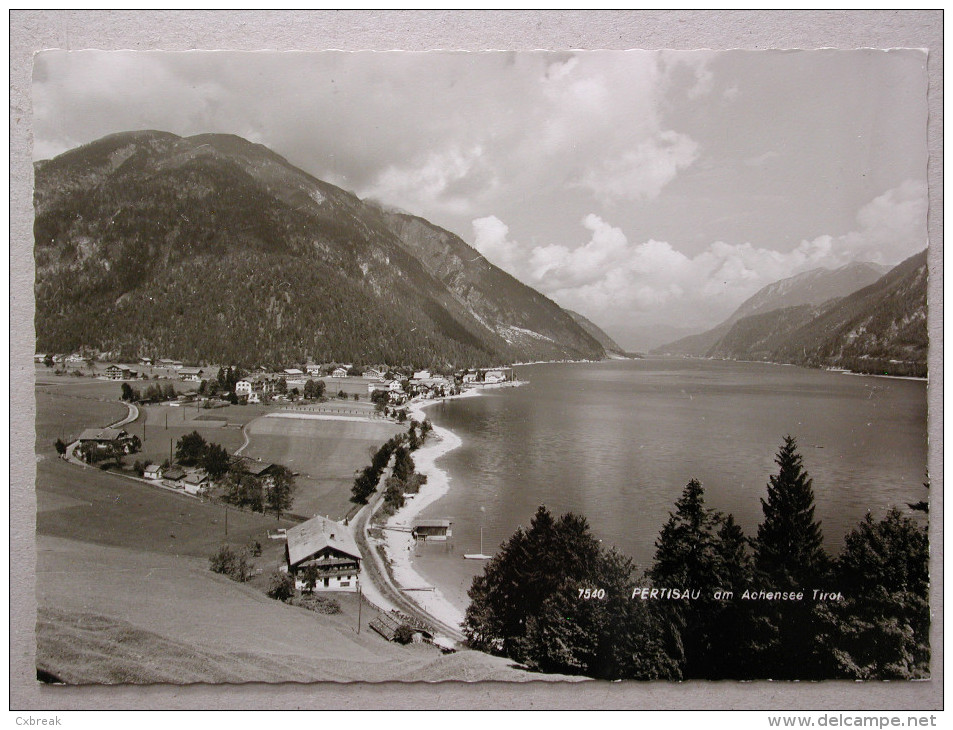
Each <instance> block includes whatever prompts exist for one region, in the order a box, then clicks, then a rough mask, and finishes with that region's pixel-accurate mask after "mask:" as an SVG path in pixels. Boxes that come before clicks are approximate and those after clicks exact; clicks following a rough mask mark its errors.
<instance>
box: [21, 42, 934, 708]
mask: <svg viewBox="0 0 953 730" xmlns="http://www.w3.org/2000/svg"><path fill="white" fill-rule="evenodd" d="M32 127H33V168H34V190H33V205H34V215H35V218H34V222H33V234H34V240H33V259H34V263H35V279H34V282H33V284H34V296H35V319H34V325H35V355H34V362H33V364H32V373H33V376H34V382H35V402H36V420H35V429H36V444H35V451H36V487H35V488H36V554H37V563H36V575H35V580H36V588H35V591H36V601H37V623H36V672H37V679H38V680H40V681H42V682H46V683H53V684H67V685H103V684H108V685H112V684H124V685H125V684H156V683H171V684H193V683H203V684H221V683H229V684H235V683H246V682H255V683H285V682H299V683H311V682H345V683H347V682H388V681H395V680H397V681H407V682H441V681H445V680H455V681H463V682H482V681H494V682H530V681H532V682H539V681H547V682H552V683H560V684H567V685H568V684H570V683H578V682H591V681H603V680H613V681H614V680H622V681H624V682H625V681H636V680H643V681H644V680H651V681H653V682H655V683H673V682H682V681H686V680H716V679H717V680H768V679H770V680H811V681H822V682H823V681H837V680H866V681H880V680H893V681H898V680H899V681H909V680H928V679H930V678H931V651H932V649H933V647H931V642H930V629H931V610H930V591H931V579H930V569H929V560H930V550H931V546H930V541H929V538H928V534H929V520H930V519H931V517H932V516H933V515H932V514H931V509H930V508H931V504H932V500H931V496H933V491H934V490H936V489H937V488H938V485H934V484H931V478H930V474H929V472H928V422H927V414H928V401H927V394H928V387H929V382H930V379H931V373H930V372H929V371H928V349H929V345H930V342H929V336H928V317H932V316H934V313H933V312H932V311H929V312H928V307H927V287H928V275H927V274H928V253H929V250H930V249H929V246H928V244H930V245H932V242H930V241H929V240H928V229H927V213H928V185H927V183H928V179H927V161H928V148H927V134H926V130H927V54H926V52H925V51H924V50H920V49H892V50H881V49H862V50H798V51H790V50H787V51H781V50H757V51H755V50H727V51H701V50H699V51H675V50H672V51H658V50H651V51H650V50H618V51H616V50H605V51H595V50H592V51H589V50H579V51H565V52H562V51H560V52H556V51H485V52H463V51H430V52H407V51H388V52H371V51H366V52H365V51H358V52H351V51H309V52H282V51H262V52H239V51H214V52H207V51H144V50H128V51H106V50H48V51H43V52H41V53H38V54H37V55H36V56H35V58H34V63H33V83H32ZM567 691H568V690H567Z"/></svg>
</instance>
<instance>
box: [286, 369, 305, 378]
mask: <svg viewBox="0 0 953 730" xmlns="http://www.w3.org/2000/svg"><path fill="white" fill-rule="evenodd" d="M284 374H285V375H286V376H288V377H289V378H300V377H301V376H302V375H304V371H303V370H299V369H298V368H285V369H284Z"/></svg>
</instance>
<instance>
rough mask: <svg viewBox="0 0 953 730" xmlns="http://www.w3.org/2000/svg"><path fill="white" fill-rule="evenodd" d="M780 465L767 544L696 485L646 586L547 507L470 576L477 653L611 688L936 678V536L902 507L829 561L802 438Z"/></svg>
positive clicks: (578, 526) (867, 526)
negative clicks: (597, 680) (932, 645)
mask: <svg viewBox="0 0 953 730" xmlns="http://www.w3.org/2000/svg"><path fill="white" fill-rule="evenodd" d="M776 463H777V465H778V471H777V473H776V474H774V475H772V476H771V477H770V478H769V482H768V488H767V496H766V498H765V499H762V500H761V504H762V512H763V520H762V522H761V524H760V525H759V527H758V531H757V536H756V537H754V538H748V537H746V536H745V534H744V533H743V531H742V530H741V528H740V527H739V526H738V525H737V523H736V522H735V520H734V518H733V516H732V515H730V514H729V515H724V514H722V513H720V512H718V511H716V510H714V509H711V508H709V507H708V506H707V505H706V504H705V499H704V489H703V487H702V485H701V484H700V483H699V482H698V481H696V480H691V481H690V482H689V483H688V485H687V486H686V487H685V489H684V490H683V492H682V494H681V496H680V497H679V499H678V500H677V501H676V503H675V509H674V510H673V512H671V513H670V515H669V519H668V520H667V521H666V523H665V524H664V525H663V527H662V529H661V531H660V533H659V537H658V539H657V541H656V550H655V557H654V561H653V563H652V566H651V567H650V569H649V570H648V571H647V572H646V574H645V575H644V576H637V575H636V574H635V571H634V569H633V565H632V563H631V561H630V560H629V559H628V558H626V557H625V556H623V555H621V554H619V553H618V552H616V551H615V550H607V549H605V548H603V547H602V546H601V544H600V543H599V541H598V540H596V539H595V538H594V537H593V536H592V534H591V533H590V531H589V527H588V525H587V523H586V521H585V519H584V518H583V517H580V516H577V515H573V514H566V515H563V516H561V517H559V518H555V517H553V516H552V515H551V514H550V513H549V512H548V511H547V510H546V509H545V508H544V507H540V508H539V510H538V511H537V513H536V515H535V517H534V518H533V521H532V523H531V525H530V528H529V529H528V530H527V529H523V528H520V529H519V530H517V532H516V534H514V535H513V536H512V537H511V538H510V539H509V540H508V541H507V542H506V543H504V544H503V545H502V546H501V548H500V550H499V552H498V553H497V555H496V556H495V557H494V558H493V559H492V560H491V561H490V562H489V563H488V564H487V566H486V569H485V571H484V573H483V575H481V576H477V578H475V579H474V581H473V585H472V587H471V589H470V592H469V595H470V598H471V603H470V607H469V608H468V610H467V614H466V619H465V622H464V629H465V632H466V635H467V637H468V640H469V642H470V644H471V645H473V646H474V647H476V648H479V649H483V650H485V651H492V652H496V653H500V654H504V655H506V656H509V657H511V658H512V659H514V660H516V661H519V662H521V663H523V664H526V665H527V666H530V667H532V668H536V669H538V670H540V671H545V672H560V673H566V674H584V675H587V676H593V677H601V678H608V679H620V678H629V679H832V678H842V679H913V678H923V677H926V676H928V674H929V658H930V650H929V623H930V617H929V605H928V597H929V574H928V559H929V551H928V543H927V535H926V530H925V529H924V528H922V527H920V526H919V525H918V524H917V523H916V522H915V521H914V520H913V519H911V518H910V517H907V516H905V515H903V513H901V512H900V511H899V510H898V509H892V510H890V511H889V512H888V513H887V515H886V516H885V517H884V518H883V519H882V520H880V521H879V522H878V521H875V520H874V518H873V517H872V516H871V515H869V514H868V515H867V517H866V519H865V520H864V521H863V522H861V523H860V525H859V526H858V527H857V528H856V529H855V530H853V531H852V532H851V533H850V534H849V535H847V537H846V539H845V545H844V548H843V550H842V552H841V554H840V555H839V556H837V557H836V558H832V557H831V556H829V555H828V554H827V553H826V552H825V550H824V547H823V534H822V531H821V525H820V523H819V522H818V521H817V520H816V519H815V516H814V494H813V487H812V482H811V479H810V477H809V476H808V474H807V472H806V471H805V470H804V467H803V461H802V458H801V456H800V454H799V453H798V451H797V444H796V442H795V440H794V439H793V438H791V437H786V438H785V439H784V442H783V443H782V445H781V448H780V450H779V451H778V454H777V458H776ZM653 590H654V591H655V593H654V594H653V593H652V591H653ZM653 595H654V596H656V599H655V600H652V596H653ZM798 596H800V598H797V597H798ZM645 599H649V600H645Z"/></svg>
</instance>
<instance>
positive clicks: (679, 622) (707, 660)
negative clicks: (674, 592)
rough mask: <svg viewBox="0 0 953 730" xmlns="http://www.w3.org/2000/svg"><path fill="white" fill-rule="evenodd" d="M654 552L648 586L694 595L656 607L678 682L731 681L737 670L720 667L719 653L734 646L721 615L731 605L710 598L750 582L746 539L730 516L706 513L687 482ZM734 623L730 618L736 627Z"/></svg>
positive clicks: (699, 492) (698, 489)
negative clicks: (681, 679) (679, 677)
mask: <svg viewBox="0 0 953 730" xmlns="http://www.w3.org/2000/svg"><path fill="white" fill-rule="evenodd" d="M655 546H656V550H655V562H654V563H653V566H652V569H651V570H650V571H649V578H650V579H651V581H652V584H653V586H656V587H660V588H677V589H679V590H683V591H696V590H697V591H698V594H697V597H693V598H692V599H691V600H688V601H666V602H663V603H661V604H660V611H659V613H660V615H661V616H663V617H665V618H666V619H667V622H668V630H669V631H670V632H672V644H673V646H675V647H677V649H676V650H675V653H676V654H677V655H680V656H679V663H680V667H681V671H682V676H683V677H684V678H686V679H690V678H707V679H716V678H721V677H724V676H737V674H736V673H737V671H738V665H731V664H730V663H727V662H726V661H724V659H725V657H724V651H725V648H726V647H733V646H737V645H738V644H739V641H740V637H739V636H737V635H736V634H734V633H731V632H729V634H730V635H726V631H725V629H726V626H725V622H726V612H731V611H732V610H733V609H734V604H733V603H732V602H730V601H725V600H723V599H721V598H715V592H716V591H719V590H720V591H724V590H731V589H734V588H735V587H736V586H737V587H741V586H742V585H743V584H744V582H745V581H746V580H747V579H748V578H749V577H750V568H749V563H750V558H749V556H748V553H747V539H746V538H745V536H744V533H743V532H742V531H741V528H739V527H738V526H737V524H735V521H734V517H732V516H731V515H729V516H728V517H727V518H726V517H723V516H722V515H721V514H720V513H718V512H717V511H715V510H713V509H709V508H708V507H706V506H705V495H704V489H703V487H702V485H701V483H700V482H698V481H697V480H695V479H692V480H691V481H690V482H689V483H688V484H687V485H686V487H685V489H684V491H683V492H682V495H681V497H680V498H679V499H678V501H677V502H676V503H675V512H673V513H671V514H670V515H669V519H668V521H667V522H666V523H665V525H664V526H663V527H662V531H661V533H660V534H659V538H658V540H657V541H656V543H655ZM694 595H695V594H693V596H694ZM737 619H739V617H738V616H732V620H734V621H735V622H736V623H737ZM739 630H740V628H739Z"/></svg>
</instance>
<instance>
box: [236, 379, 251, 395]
mask: <svg viewBox="0 0 953 730" xmlns="http://www.w3.org/2000/svg"><path fill="white" fill-rule="evenodd" d="M251 392H252V385H251V381H250V380H239V381H238V382H237V383H235V395H247V396H250V395H251Z"/></svg>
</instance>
